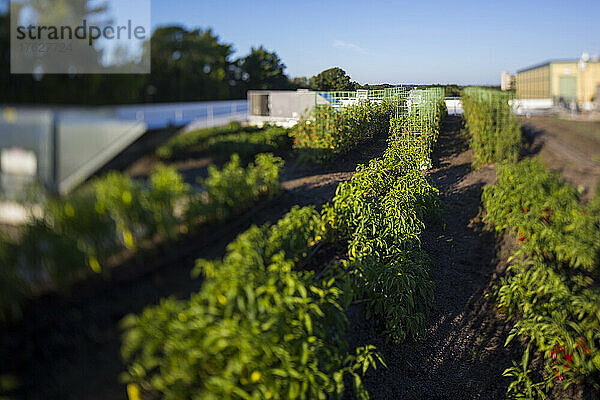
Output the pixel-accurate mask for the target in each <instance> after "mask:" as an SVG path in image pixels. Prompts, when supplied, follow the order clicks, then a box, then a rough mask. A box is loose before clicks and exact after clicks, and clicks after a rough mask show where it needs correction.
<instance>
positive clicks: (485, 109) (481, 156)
mask: <svg viewBox="0 0 600 400" xmlns="http://www.w3.org/2000/svg"><path fill="white" fill-rule="evenodd" d="M513 98H514V95H513V94H512V93H508V92H501V91H498V90H491V89H483V88H466V89H464V90H463V93H462V97H461V99H462V104H463V109H464V118H465V121H466V127H467V129H468V131H469V134H470V135H471V148H472V149H473V165H474V166H475V167H481V166H483V165H485V164H490V163H494V162H500V161H509V162H515V161H517V158H518V156H519V151H520V150H521V125H520V124H519V122H518V120H517V118H516V117H515V116H514V115H513V113H512V107H511V105H510V100H512V99H513Z"/></svg>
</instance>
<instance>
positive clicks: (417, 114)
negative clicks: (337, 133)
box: [315, 86, 445, 169]
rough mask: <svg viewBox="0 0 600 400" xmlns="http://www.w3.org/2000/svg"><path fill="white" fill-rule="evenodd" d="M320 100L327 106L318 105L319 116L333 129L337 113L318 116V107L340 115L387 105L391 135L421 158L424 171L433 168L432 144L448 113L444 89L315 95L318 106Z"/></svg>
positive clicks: (402, 87) (391, 89) (404, 89)
mask: <svg viewBox="0 0 600 400" xmlns="http://www.w3.org/2000/svg"><path fill="white" fill-rule="evenodd" d="M317 96H320V98H323V99H325V100H327V103H326V104H324V105H316V108H317V115H319V116H320V117H321V118H325V119H327V121H325V126H332V125H333V120H334V119H335V118H337V115H336V114H337V113H333V115H332V114H331V113H327V112H319V110H318V108H319V107H323V106H325V107H327V106H329V107H331V108H333V109H334V110H337V111H341V110H342V109H345V108H347V107H356V108H360V107H361V106H363V105H365V104H369V103H370V104H372V103H378V104H381V103H384V102H387V103H388V105H389V107H390V110H391V113H390V114H391V120H390V132H389V133H390V135H395V136H396V138H397V139H398V140H399V141H400V142H401V145H402V146H405V147H406V148H408V149H410V150H412V151H416V152H417V153H418V154H420V157H421V159H422V168H423V169H427V168H430V167H431V153H432V151H433V144H434V143H435V142H436V141H437V137H438V135H439V122H440V120H441V118H442V115H443V113H444V110H445V103H444V89H443V88H427V89H419V88H411V87H404V86H398V87H393V88H386V89H380V90H357V91H353V92H348V91H344V92H341V91H336V92H316V94H315V104H316V103H317V98H318V97H317ZM330 120H331V121H330Z"/></svg>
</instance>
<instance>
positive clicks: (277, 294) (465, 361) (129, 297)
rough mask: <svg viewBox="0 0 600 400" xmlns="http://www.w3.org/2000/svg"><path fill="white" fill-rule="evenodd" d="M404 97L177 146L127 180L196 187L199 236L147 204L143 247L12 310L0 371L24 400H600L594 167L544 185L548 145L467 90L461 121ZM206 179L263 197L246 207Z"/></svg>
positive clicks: (425, 98)
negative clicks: (202, 193) (149, 234)
mask: <svg viewBox="0 0 600 400" xmlns="http://www.w3.org/2000/svg"><path fill="white" fill-rule="evenodd" d="M400 95H401V96H405V95H406V96H407V97H401V100H399V101H398V103H394V102H391V103H387V102H385V101H384V102H381V103H377V104H370V103H368V102H367V103H364V104H359V106H357V107H348V109H347V110H345V111H343V112H339V111H335V110H333V109H327V108H324V109H320V110H318V112H319V113H323V114H317V115H316V116H315V120H316V121H317V122H316V123H315V122H313V121H310V122H308V121H301V122H300V123H299V124H298V125H297V126H296V127H294V128H292V129H291V131H289V132H288V131H285V130H280V128H267V129H266V130H254V129H252V128H248V129H246V128H241V127H239V126H235V127H233V132H225V133H224V132H216V131H215V132H212V133H209V132H204V133H202V132H201V133H199V134H198V135H200V136H202V135H206V136H207V137H206V138H202V139H201V140H200V141H198V140H196V139H194V141H193V143H190V142H186V141H187V140H190V139H189V138H185V137H184V136H182V137H179V138H175V139H174V140H173V141H171V142H170V143H171V144H172V145H167V146H163V147H162V148H160V149H159V150H158V151H157V153H156V154H155V155H152V156H150V157H149V158H147V159H145V160H142V161H141V162H140V163H138V164H137V165H134V167H132V169H130V171H129V173H130V174H132V175H141V176H147V175H148V174H150V171H152V170H153V166H154V165H155V163H158V162H164V161H165V160H170V163H169V164H168V165H171V166H175V167H176V169H177V170H179V171H180V172H183V175H181V176H180V177H179V178H177V179H175V178H170V181H171V182H172V181H177V182H179V181H178V179H181V180H182V182H181V185H184V183H186V182H187V183H188V184H193V182H194V180H195V179H196V178H198V177H200V178H201V180H200V184H201V185H203V186H204V187H205V188H206V192H207V193H208V194H207V196H208V199H209V200H210V201H209V200H205V199H204V197H201V198H200V200H199V199H198V198H197V197H196V196H198V195H195V194H190V193H189V192H188V191H187V190H181V192H182V193H183V194H177V193H176V195H177V196H179V197H176V198H175V200H177V199H180V198H183V199H185V200H186V204H188V206H189V207H190V209H191V210H194V208H193V206H194V205H195V204H196V202H199V203H198V204H200V206H202V207H200V206H198V207H200V208H199V209H200V211H198V214H192V215H193V216H196V215H200V216H201V221H203V222H202V223H198V222H197V221H196V219H192V220H190V219H189V218H188V217H187V215H188V214H184V215H186V216H184V217H179V214H176V213H175V212H174V211H173V210H174V209H175V207H174V206H171V207H170V208H169V207H167V208H166V211H165V209H164V208H163V209H161V210H162V213H163V214H161V215H162V216H161V219H159V220H158V221H159V223H157V226H158V228H156V229H157V232H158V233H157V235H159V236H160V237H161V238H162V237H163V236H165V237H166V238H163V239H164V240H159V241H158V243H157V244H156V246H151V247H148V248H145V249H144V251H139V252H137V251H134V248H133V247H131V248H130V247H129V246H127V243H125V245H126V246H125V247H126V249H125V253H126V256H127V257H123V259H122V260H121V261H120V262H118V263H117V264H118V265H115V266H113V268H112V269H113V271H112V272H111V274H110V276H109V277H105V278H102V277H99V276H93V275H92V276H91V277H83V278H81V279H80V280H79V281H76V284H73V285H69V286H65V287H64V288H60V289H59V290H58V291H52V290H51V291H49V292H48V293H46V294H44V295H42V296H39V297H37V298H33V299H28V300H26V301H24V302H23V304H22V318H21V319H20V320H17V321H16V322H13V323H8V324H6V325H5V327H4V328H5V329H3V330H2V334H1V335H2V336H1V338H2V340H1V341H0V343H1V345H0V359H2V360H3V361H2V363H1V364H2V367H0V375H3V376H15V377H16V379H17V380H18V381H19V382H20V385H19V388H18V389H16V390H15V391H14V394H15V395H16V396H17V397H22V398H34V399H37V398H40V399H42V398H43V399H47V398H61V399H69V398H73V399H81V398H85V399H125V398H127V396H128V397H129V399H130V400H134V399H135V400H137V399H146V398H148V399H153V398H163V397H166V398H191V397H193V396H194V395H195V394H198V395H199V396H200V397H201V398H204V397H209V396H217V398H219V397H220V398H244V396H248V397H249V398H250V397H252V396H254V398H263V397H264V398H269V397H272V398H318V397H326V396H329V397H336V396H339V397H342V396H343V397H344V398H354V397H359V398H367V396H368V397H370V398H373V399H396V398H406V399H421V398H439V399H462V398H464V399H471V398H490V399H496V398H498V399H499V398H505V397H506V395H507V390H508V394H509V395H515V396H517V395H523V396H525V397H523V398H538V397H536V396H541V393H544V395H548V396H549V398H551V399H564V398H577V399H594V398H597V395H598V388H597V387H595V386H594V385H595V384H597V383H598V370H600V359H598V353H597V349H598V346H599V345H600V344H599V343H598V340H599V338H600V331H599V328H598V320H597V315H598V303H596V302H595V301H596V300H597V299H599V297H598V291H597V281H596V279H597V268H598V258H599V253H598V250H599V248H598V246H599V244H598V243H600V240H598V239H600V238H599V237H598V234H600V230H599V229H598V228H599V223H600V203H599V201H600V195H596V194H595V191H594V190H595V186H594V185H595V184H597V181H598V179H597V176H596V175H595V171H594V170H593V168H592V169H579V170H577V173H576V174H575V173H573V174H572V176H571V175H570V173H569V172H568V170H565V169H561V168H559V167H557V165H556V164H552V163H550V164H551V165H547V166H548V167H549V168H550V169H552V170H557V171H559V172H563V176H562V177H561V176H560V175H554V174H552V173H550V172H548V170H547V169H546V167H544V166H543V165H542V164H541V163H539V162H538V161H536V155H537V154H538V153H539V155H540V156H541V158H542V159H543V160H544V161H545V162H546V164H548V163H549V159H548V158H547V155H546V154H553V153H552V152H553V151H554V152H555V151H556V150H555V147H553V145H552V141H548V140H543V141H537V142H536V137H535V135H534V136H528V133H527V129H525V132H524V139H525V140H524V141H522V138H521V127H520V125H519V124H518V121H517V120H516V118H515V117H514V116H512V115H511V114H510V112H508V113H506V110H507V108H508V99H507V98H506V96H500V95H497V94H496V93H495V92H492V91H489V90H485V89H473V90H467V91H465V93H464V94H463V99H464V101H465V117H464V119H463V117H458V116H446V115H445V110H444V109H443V107H441V106H440V100H443V94H441V93H439V92H437V91H435V90H432V91H431V92H423V93H422V94H421V96H422V97H421V100H420V102H415V101H414V100H412V97H410V96H413V95H414V93H410V92H407V93H404V92H401V94H400ZM429 96H431V97H429ZM407 99H411V101H412V103H409V101H407ZM406 104H411V105H410V106H406ZM415 104H417V105H418V106H415ZM489 121H493V123H489ZM490 126H493V129H490ZM224 129H228V128H224ZM246 131H247V132H246ZM499 132H500V133H499ZM254 134H257V135H255V136H252V135H254ZM212 135H215V136H214V137H216V138H225V139H223V140H222V141H223V142H224V144H219V140H220V139H217V140H214V141H213V140H212V139H208V136H211V137H212ZM259 135H260V136H259ZM263 138H264V140H263ZM205 139H206V140H205ZM247 139H248V140H247ZM182 142H183V144H178V143H182ZM240 142H243V143H244V145H243V146H242V145H239V146H238V145H236V146H238V147H235V146H233V145H232V143H240ZM286 143H287V144H286ZM232 148H233V149H235V150H236V151H235V153H241V155H242V156H241V158H242V160H241V161H236V162H238V163H239V165H238V164H235V165H234V166H232V163H234V161H233V160H235V157H234V158H230V156H231V154H230V153H232V152H233V151H231V152H230V151H228V149H232ZM177 149H184V150H185V154H182V155H176V153H175V152H174V150H177ZM189 149H191V151H189V152H188V150H189ZM207 149H209V150H207ZM210 149H214V150H210ZM246 149H248V151H247V152H244V150H246ZM265 151H269V152H271V151H272V152H274V153H275V154H276V155H279V156H281V157H283V159H282V160H281V162H280V161H277V160H278V158H276V157H275V156H266V155H264V154H262V155H258V154H261V153H263V152H265ZM562 151H563V152H565V153H566V154H569V153H570V152H577V151H578V150H576V149H570V148H569V147H568V146H567V147H566V148H565V149H564V150H562ZM577 154H579V153H577ZM261 157H262V158H261ZM554 157H555V159H560V158H562V159H563V160H564V159H565V157H564V155H561V154H555V155H554ZM581 157H583V159H584V160H586V162H588V161H589V162H593V160H590V159H589V157H586V156H581ZM227 160H230V161H229V163H228V162H227ZM253 160H254V161H253ZM261 160H266V161H261ZM284 161H285V165H282V164H283V162H284ZM252 162H254V164H252ZM248 163H250V164H248ZM563 164H564V165H565V166H570V165H571V164H569V163H568V162H567V161H563ZM211 165H212V166H211ZM214 165H217V167H218V168H217V167H215V166H214ZM228 165H229V167H228ZM279 165H280V166H279ZM188 167H189V168H188ZM276 167H277V168H276ZM165 168H167V167H165ZM186 168H187V171H188V172H187V174H186ZM132 171H137V172H132ZM227 171H230V172H227ZM256 171H258V172H256ZM565 171H567V172H565ZM275 172H276V173H275ZM172 174H176V172H172ZM263 175H264V176H263ZM150 176H151V178H150V179H151V182H152V183H153V185H154V186H151V187H150V188H140V189H139V191H140V193H142V194H141V195H140V196H141V197H140V198H141V199H144V198H145V197H144V196H150V198H154V197H152V196H156V194H155V192H154V190H155V186H156V187H159V186H158V185H156V184H155V183H154V182H159V180H158V178H152V176H155V175H152V174H151V175H150ZM172 176H175V175H172ZM207 176H208V178H207ZM211 177H212V178H211ZM236 177H237V178H236ZM240 177H241V178H240ZM217 178H218V179H217ZM101 179H102V178H101ZM115 179H116V178H115ZM210 179H213V180H212V181H211V180H210ZM220 179H223V180H224V182H230V181H229V180H230V179H231V182H242V181H243V182H246V183H247V185H248V188H249V189H248V190H249V191H253V190H254V188H255V187H261V188H262V187H263V186H264V189H261V191H257V193H259V194H257V195H254V196H248V197H240V196H242V195H243V193H242V194H240V193H236V192H235V190H225V191H224V192H223V191H222V190H217V189H219V188H221V189H222V188H223V187H225V188H229V189H232V188H231V187H230V186H227V185H222V184H221V183H220V182H221V181H220ZM225 179H227V180H225ZM233 179H238V180H233ZM563 179H565V180H566V181H567V182H569V183H570V185H572V186H569V184H568V183H564V182H563ZM571 179H575V180H574V181H571ZM275 181H278V185H276V184H275ZM594 181H595V182H594ZM101 182H102V181H101ZM256 182H257V183H256ZM261 182H262V183H261ZM240 185H241V183H240ZM261 185H263V186H261ZM535 185H537V186H535ZM577 185H583V187H584V188H583V189H581V190H577V188H576V187H577ZM276 186H277V187H276ZM528 186H531V187H534V188H536V190H534V191H532V192H531V193H529V192H527V191H523V190H522V188H523V187H528ZM213 187H214V188H216V189H214V190H215V192H214V194H213V192H212V191H211V190H213V189H212V188H213ZM97 188H100V189H102V186H97ZM520 188H521V189H520ZM100 189H97V190H99V192H98V193H100V194H102V193H104V192H102V191H101V190H100ZM136 190H137V189H136ZM145 191H147V192H145ZM544 191H547V193H546V192H544ZM131 192H132V193H134V195H133V196H132V195H131V194H130V195H129V197H133V200H132V199H131V198H129V203H130V202H131V201H134V202H135V201H137V198H136V197H135V196H137V195H136V194H135V193H137V191H135V190H133V189H132V190H131ZM222 192H223V193H226V194H222ZM217 195H219V196H223V197H222V198H221V197H218V196H217ZM173 196H175V195H173ZM211 196H212V197H211ZM113 197H114V196H113ZM126 197H127V196H126ZM107 198H109V199H110V198H112V197H110V196H108V197H107ZM122 198H123V199H124V197H123V196H122V195H121V194H120V193H119V194H118V196H116V199H117V200H119V199H122ZM159 198H160V197H159ZM240 198H243V199H247V200H244V204H243V206H244V207H243V209H240V210H236V207H235V206H231V204H232V203H231V201H230V199H233V201H234V204H238V203H236V200H237V199H240ZM168 199H170V198H168ZM175 200H173V204H175ZM169 201H170V200H169ZM117 203H118V201H117ZM66 204H67V205H68V204H70V203H66ZM140 204H142V205H141V206H140V207H141V208H142V211H140V212H146V211H145V210H146V208H144V207H147V206H145V205H144V203H140ZM167 204H171V203H168V201H167ZM79 210H80V209H79V208H78V209H77V211H78V212H79ZM153 210H154V209H153V208H150V209H149V211H153ZM215 210H216V211H215ZM67 214H68V213H67ZM110 215H111V218H115V221H116V222H115V224H116V225H117V229H118V232H119V233H120V234H123V232H125V234H127V232H134V233H136V232H135V231H134V230H133V229H132V230H131V231H130V230H128V229H129V228H127V226H126V225H125V226H126V227H123V226H122V225H120V224H121V223H126V222H127V220H125V222H121V220H118V219H116V218H117V217H113V216H112V214H110ZM540 215H541V217H540ZM565 215H566V217H565ZM67 216H68V215H67ZM169 218H176V221H175V222H173V223H171V225H168V224H166V223H165V222H164V221H167V222H168V221H169ZM172 226H175V227H176V228H177V230H178V231H179V232H182V226H183V227H186V228H187V227H188V226H189V232H188V229H186V230H185V232H184V233H181V234H178V235H175V236H173V237H171V236H170V235H171V234H172V233H173V232H174V230H173V229H172ZM151 227H152V226H151ZM149 229H150V228H149ZM130 235H131V233H130ZM139 235H140V237H141V234H139ZM125 237H127V236H126V235H125ZM136 240H137V236H136ZM140 240H141V239H140ZM563 243H567V244H568V246H566V248H565V247H564V246H563V245H562V244H563ZM82 251H83V250H82ZM86 251H89V250H86ZM8 254H10V253H8ZM92 254H94V257H95V254H96V253H92ZM85 255H86V256H87V253H85ZM106 258H110V257H108V256H107V257H106ZM94 260H95V258H94ZM94 265H95V264H91V265H90V267H91V268H92V269H93V266H94ZM531 273H535V274H537V275H536V276H537V277H539V276H541V278H539V279H537V280H536V278H535V276H534V277H533V278H532V277H531V276H530V274H531ZM546 282H548V283H546ZM534 285H539V286H537V287H535V288H534V287H533V286H534ZM557 287H558V289H557ZM167 298H168V300H167ZM549 299H552V302H550V301H549ZM571 299H575V300H576V301H574V302H573V304H570V302H571ZM553 304H556V305H557V307H562V308H559V309H555V308H553V307H552V305H553ZM133 314H135V315H133ZM557 315H559V316H560V318H562V319H561V320H557V318H558V317H557ZM225 338H226V339H225ZM513 362H514V363H513ZM563 383H570V384H571V385H570V386H569V387H568V388H562V387H561V386H562V384H563ZM539 398H542V397H539Z"/></svg>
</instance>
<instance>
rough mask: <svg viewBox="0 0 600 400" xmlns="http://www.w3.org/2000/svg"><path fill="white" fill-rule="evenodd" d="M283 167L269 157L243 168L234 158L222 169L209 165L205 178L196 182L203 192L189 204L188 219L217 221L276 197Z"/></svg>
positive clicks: (263, 157) (279, 161)
mask: <svg viewBox="0 0 600 400" xmlns="http://www.w3.org/2000/svg"><path fill="white" fill-rule="evenodd" d="M282 167H283V160H282V159H281V158H279V157H275V156H273V155H272V154H270V153H266V154H259V155H257V156H256V158H255V160H254V163H251V164H249V165H248V166H247V167H246V168H244V167H243V166H242V164H241V160H240V157H239V156H238V155H237V154H234V155H233V156H231V160H230V161H229V162H228V163H227V164H225V165H224V166H223V168H222V169H218V168H217V167H215V166H214V165H211V166H210V167H209V168H208V177H207V178H206V179H201V180H199V181H198V183H199V184H200V185H202V187H203V188H204V191H203V192H201V193H199V194H197V195H195V196H193V198H192V199H191V200H190V204H189V207H188V211H187V215H188V219H189V220H197V219H201V220H220V219H223V218H227V217H229V216H231V215H233V214H234V213H236V212H240V211H241V210H245V209H247V208H248V207H249V205H251V204H252V203H254V202H256V201H257V200H259V199H261V198H263V197H268V196H272V195H274V194H277V192H278V191H279V171H280V170H281V168H282Z"/></svg>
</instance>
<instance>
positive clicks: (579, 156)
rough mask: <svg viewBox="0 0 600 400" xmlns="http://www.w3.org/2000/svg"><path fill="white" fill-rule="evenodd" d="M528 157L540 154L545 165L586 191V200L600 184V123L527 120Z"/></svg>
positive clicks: (539, 118) (583, 192) (524, 129)
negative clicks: (599, 183)
mask: <svg viewBox="0 0 600 400" xmlns="http://www.w3.org/2000/svg"><path fill="white" fill-rule="evenodd" d="M522 122H523V133H524V136H525V140H526V148H525V149H524V150H525V155H528V156H532V155H539V156H541V157H542V159H543V160H544V164H546V166H547V167H548V168H550V169H551V170H553V171H557V172H560V173H561V175H562V176H563V177H564V179H565V180H566V181H567V182H569V183H570V184H571V185H573V186H575V187H576V188H580V190H581V191H582V197H583V199H584V200H589V199H590V198H591V197H592V196H593V195H594V193H595V190H596V187H597V185H598V182H599V181H600V139H599V137H600V136H599V135H600V134H599V133H598V132H600V128H599V127H600V123H596V122H595V123H590V122H588V123H582V122H575V121H565V120H561V119H559V118H558V117H553V116H536V117H531V118H528V119H523V120H522Z"/></svg>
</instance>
